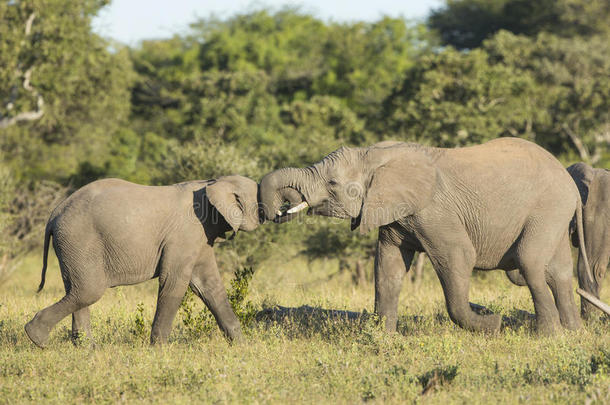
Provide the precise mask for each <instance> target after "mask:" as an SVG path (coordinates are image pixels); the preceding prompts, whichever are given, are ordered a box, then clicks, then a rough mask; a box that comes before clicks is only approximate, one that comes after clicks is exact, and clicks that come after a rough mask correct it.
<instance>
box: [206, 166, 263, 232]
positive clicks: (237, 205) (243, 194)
mask: <svg viewBox="0 0 610 405" xmlns="http://www.w3.org/2000/svg"><path fill="white" fill-rule="evenodd" d="M205 194H206V196H207V199H208V201H209V202H210V203H211V204H212V205H213V206H214V207H215V208H216V210H217V211H218V212H219V213H220V215H222V216H223V218H224V219H225V221H227V223H228V224H229V226H230V227H231V229H232V230H233V231H234V232H237V231H238V230H242V231H252V230H254V229H255V228H256V227H257V226H258V225H259V223H260V215H259V210H258V198H257V195H258V185H257V184H256V182H255V181H253V180H251V179H249V178H247V177H243V176H224V177H219V178H218V179H216V181H214V182H213V183H211V184H210V185H208V186H207V187H206V188H205Z"/></svg>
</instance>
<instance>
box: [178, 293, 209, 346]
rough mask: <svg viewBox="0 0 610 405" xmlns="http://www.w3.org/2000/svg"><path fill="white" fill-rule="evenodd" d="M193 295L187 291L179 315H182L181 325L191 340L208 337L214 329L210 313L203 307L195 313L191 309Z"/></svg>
mask: <svg viewBox="0 0 610 405" xmlns="http://www.w3.org/2000/svg"><path fill="white" fill-rule="evenodd" d="M194 297H195V294H194V293H193V292H192V291H191V290H190V289H188V290H187V291H186V294H184V298H182V303H180V313H181V314H182V325H184V328H185V330H186V333H187V335H188V336H189V337H191V338H199V337H201V336H203V335H206V336H209V335H210V334H211V333H212V331H214V330H215V328H216V320H215V319H214V316H213V315H212V313H211V312H210V311H209V310H208V309H207V308H206V307H205V306H204V307H203V308H202V309H201V311H199V312H198V313H195V311H194V309H193V305H194V302H193V301H194Z"/></svg>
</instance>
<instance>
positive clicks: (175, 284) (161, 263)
mask: <svg viewBox="0 0 610 405" xmlns="http://www.w3.org/2000/svg"><path fill="white" fill-rule="evenodd" d="M257 191H258V190H257V184H256V183H255V182H254V181H252V180H250V179H248V178H245V177H241V176H226V177H221V178H219V179H217V180H209V181H190V182H185V183H180V184H175V185H171V186H161V187H152V186H142V185H138V184H133V183H129V182H127V181H123V180H118V179H105V180H99V181H95V182H93V183H90V184H88V185H86V186H84V187H83V188H81V189H79V190H78V191H76V192H75V193H74V194H72V195H71V196H70V197H68V198H67V199H66V200H65V201H63V202H62V203H61V204H59V205H58V206H57V208H55V210H54V211H53V212H52V214H51V217H50V218H49V221H48V223H47V227H46V232H45V246H44V264H43V269H42V281H41V283H40V287H39V291H40V289H42V287H43V286H44V281H45V271H46V265H47V253H48V246H49V239H50V237H51V236H53V247H54V249H55V252H56V254H57V257H58V259H59V266H60V268H61V276H62V279H63V282H64V286H65V290H66V295H65V296H64V297H63V298H62V299H61V300H59V301H58V302H57V303H55V304H53V305H51V306H49V307H47V308H45V309H43V310H42V311H40V312H38V313H37V314H36V316H34V318H33V319H32V320H31V321H30V322H28V323H27V325H26V326H25V330H26V332H27V334H28V336H29V337H30V339H31V340H32V341H33V342H34V343H35V344H36V345H38V346H40V347H44V346H45V344H46V341H47V339H48V337H49V333H50V331H51V329H52V328H53V327H54V326H55V325H56V324H57V323H58V322H59V321H60V320H62V319H63V318H64V317H65V316H67V315H69V314H72V337H73V339H74V341H75V342H77V341H78V339H79V336H81V335H82V334H86V335H89V336H90V326H89V323H90V322H89V306H90V305H91V304H93V303H95V302H96V301H97V300H99V299H100V298H101V297H102V294H104V291H105V290H106V289H107V288H109V287H115V286H119V285H130V284H136V283H141V282H143V281H146V280H150V279H152V278H155V277H158V278H159V296H158V299H157V310H156V313H155V317H154V320H153V324H152V333H151V343H164V342H166V341H167V337H168V335H169V333H170V330H171V326H172V322H173V319H174V317H175V315H176V312H177V311H178V307H179V306H180V302H181V300H182V297H183V296H184V293H185V292H186V289H187V287H189V286H190V288H191V289H192V290H193V292H194V293H195V294H196V295H197V296H199V298H201V300H202V301H203V302H204V303H205V304H206V305H207V307H208V308H209V309H210V311H211V312H212V314H214V317H215V318H216V321H217V322H218V325H219V327H220V329H221V330H222V331H223V332H224V333H225V335H226V336H227V337H228V338H229V339H230V340H233V339H238V338H240V337H241V327H240V324H239V320H238V319H237V317H236V316H235V314H234V313H233V311H232V309H231V305H230V304H229V301H228V299H227V294H226V291H225V288H224V286H223V283H222V280H221V278H220V274H219V273H218V269H217V267H216V259H215V257H214V251H213V249H212V247H213V245H214V241H215V240H216V239H217V238H224V234H225V232H227V231H231V230H232V231H234V232H237V231H238V230H244V231H250V230H253V229H254V228H256V227H257V226H258V224H259V214H258V201H257ZM219 214H220V215H219Z"/></svg>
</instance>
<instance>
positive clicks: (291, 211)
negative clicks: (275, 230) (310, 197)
mask: <svg viewBox="0 0 610 405" xmlns="http://www.w3.org/2000/svg"><path fill="white" fill-rule="evenodd" d="M307 207H309V204H307V201H303V202H302V203H300V204H299V205H297V206H294V207H292V208H290V209H289V210H288V211H286V213H287V214H294V213H295V212H299V211H303V210H304V209H305V208H307Z"/></svg>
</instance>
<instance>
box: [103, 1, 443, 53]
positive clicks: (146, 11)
mask: <svg viewBox="0 0 610 405" xmlns="http://www.w3.org/2000/svg"><path fill="white" fill-rule="evenodd" d="M443 3H444V1H443V0H302V1H298V0H296V1H295V0H265V1H252V0H199V1H197V0H173V1H163V0H112V3H111V4H110V5H109V6H107V7H106V8H104V9H103V10H102V11H101V12H100V13H99V15H98V16H97V17H96V18H95V19H94V21H93V29H94V31H95V32H97V33H98V34H101V35H102V36H104V37H108V38H112V39H115V40H117V41H120V42H122V43H125V44H127V45H136V44H137V43H138V42H139V41H141V40H143V39H156V38H167V37H171V36H172V35H173V34H183V33H186V32H187V31H188V26H189V24H190V23H191V22H194V21H195V20H197V19H198V18H204V17H209V16H210V15H212V14H214V15H215V16H217V17H220V18H227V17H230V16H232V15H234V14H236V13H243V12H247V11H252V10H257V9H261V8H265V7H269V8H271V9H272V10H274V9H279V8H281V7H282V6H299V7H301V9H302V10H303V11H305V12H308V13H311V14H313V15H315V16H316V17H319V18H322V19H324V20H332V21H355V20H362V21H374V20H377V19H379V18H380V17H381V16H384V15H389V16H392V17H399V16H402V17H405V18H409V19H421V18H424V17H426V15H427V14H428V12H429V11H430V10H432V9H434V8H438V7H439V6H441V5H442V4H443Z"/></svg>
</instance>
